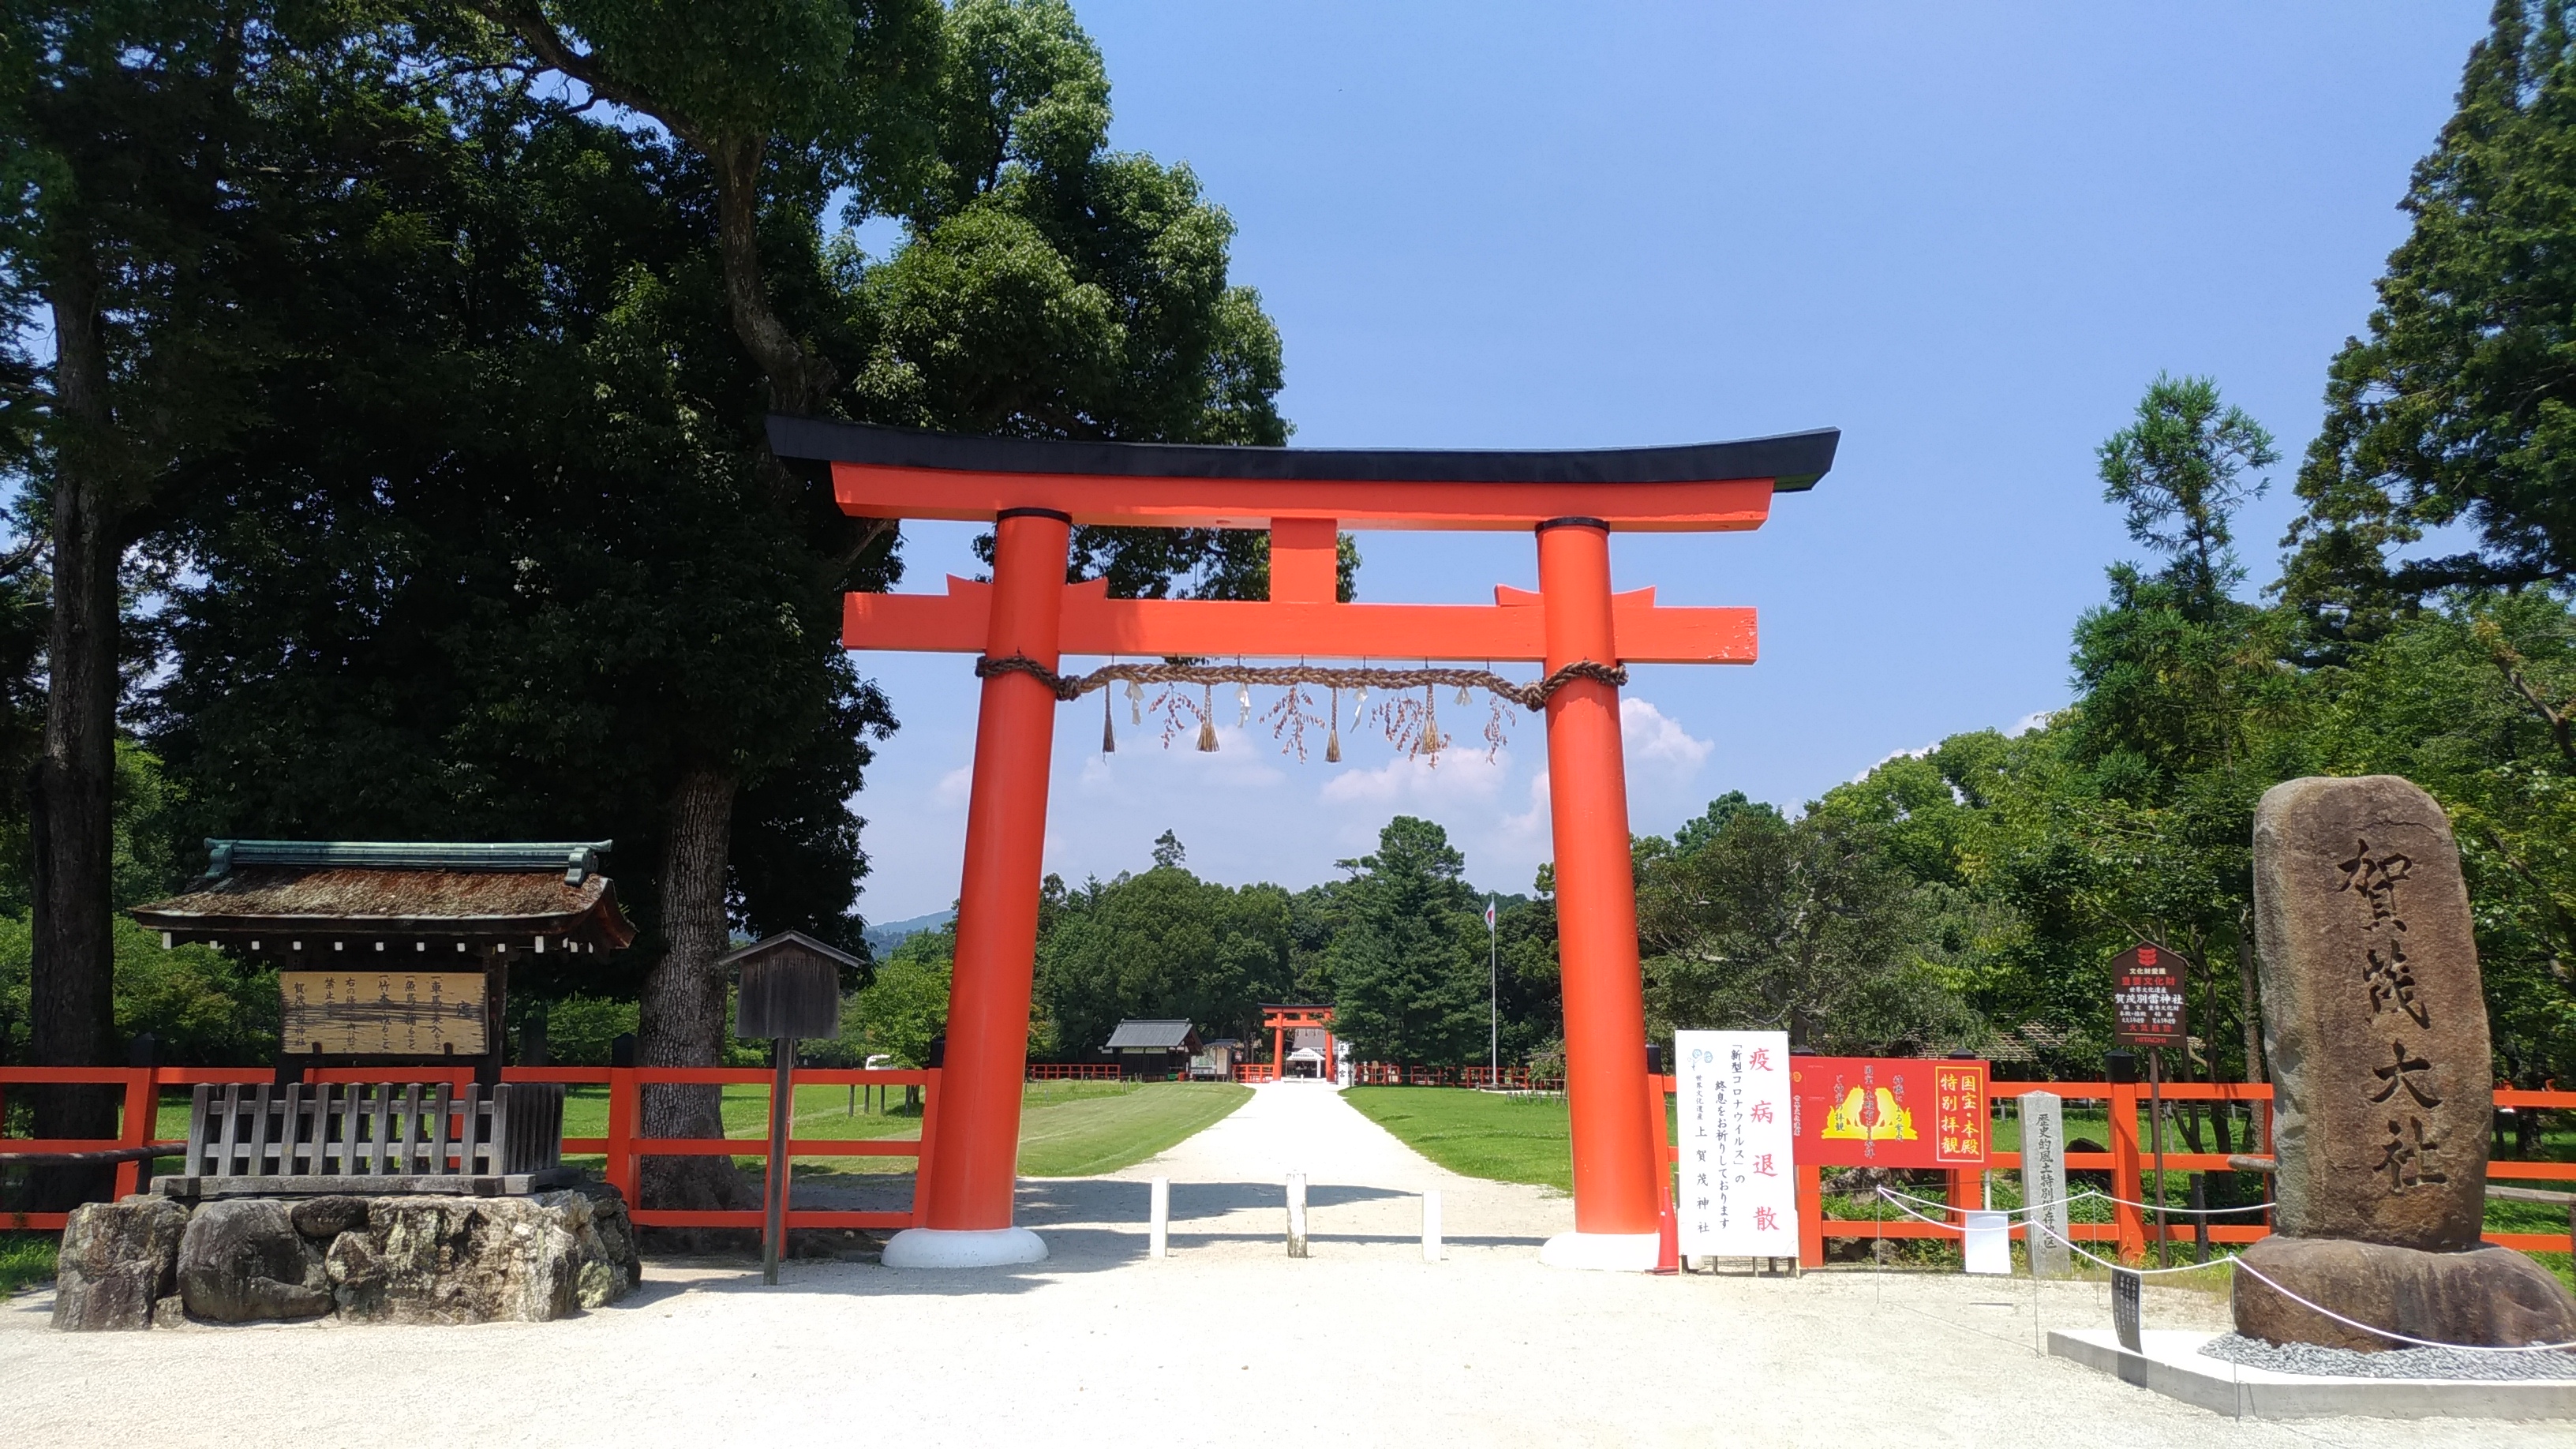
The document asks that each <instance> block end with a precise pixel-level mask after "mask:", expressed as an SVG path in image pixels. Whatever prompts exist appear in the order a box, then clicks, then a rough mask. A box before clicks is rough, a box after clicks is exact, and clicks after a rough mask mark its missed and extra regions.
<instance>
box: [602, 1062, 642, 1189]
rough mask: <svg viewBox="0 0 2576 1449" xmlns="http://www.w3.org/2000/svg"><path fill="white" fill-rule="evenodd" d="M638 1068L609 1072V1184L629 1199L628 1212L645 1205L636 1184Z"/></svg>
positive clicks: (613, 1069) (625, 1068)
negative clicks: (637, 1198)
mask: <svg viewBox="0 0 2576 1449" xmlns="http://www.w3.org/2000/svg"><path fill="white" fill-rule="evenodd" d="M634 1140H635V1069H634V1068H633V1067H610V1068H609V1069H608V1170H607V1173H606V1176H607V1178H608V1181H609V1184H610V1185H611V1186H613V1187H615V1188H616V1189H617V1191H618V1192H619V1193H620V1194H621V1195H623V1196H624V1197H625V1199H626V1207H627V1210H628V1211H630V1212H632V1211H633V1210H634V1209H636V1208H637V1207H640V1206H642V1204H641V1203H639V1202H638V1201H637V1200H636V1193H637V1190H638V1189H637V1183H636V1180H635V1176H636V1171H635V1169H636V1163H635V1150H634V1148H633V1147H632V1145H631V1144H632V1143H633V1142H634Z"/></svg>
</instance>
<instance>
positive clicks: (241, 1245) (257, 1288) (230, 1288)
mask: <svg viewBox="0 0 2576 1449" xmlns="http://www.w3.org/2000/svg"><path fill="white" fill-rule="evenodd" d="M319 1269H322V1256H319V1253H317V1250H312V1248H309V1245H307V1243H304V1238H301V1235H299V1232H296V1225H294V1217H291V1214H289V1212H286V1204H283V1201H276V1199H265V1196H260V1199H234V1201H209V1204H201V1207H198V1209H196V1212H191V1214H188V1230H185V1232H183V1235H180V1240H178V1294H180V1302H185V1305H188V1315H191V1318H204V1320H209V1323H258V1320H268V1318H319V1315H325V1312H330V1289H327V1287H325V1281H322V1274H319Z"/></svg>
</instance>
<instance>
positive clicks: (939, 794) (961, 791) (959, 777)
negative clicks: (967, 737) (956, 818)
mask: <svg viewBox="0 0 2576 1449" xmlns="http://www.w3.org/2000/svg"><path fill="white" fill-rule="evenodd" d="M974 788H975V767H974V766H972V765H959V766H958V767H957V768H956V769H953V770H951V771H949V772H948V773H947V774H945V775H942V776H940V777H939V783H938V784H937V785H934V786H932V787H931V790H930V798H931V799H932V800H933V801H935V802H937V803H938V804H941V805H948V806H953V807H955V808H957V809H961V810H962V809H964V808H965V807H966V800H967V797H968V796H969V795H971V794H973V793H974Z"/></svg>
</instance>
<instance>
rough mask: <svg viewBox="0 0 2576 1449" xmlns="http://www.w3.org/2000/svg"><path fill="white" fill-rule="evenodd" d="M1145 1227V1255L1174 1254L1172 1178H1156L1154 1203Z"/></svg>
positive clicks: (1164, 1256)
mask: <svg viewBox="0 0 2576 1449" xmlns="http://www.w3.org/2000/svg"><path fill="white" fill-rule="evenodd" d="M1147 1211H1148V1213H1149V1216H1148V1218H1147V1222H1146V1228H1145V1256H1146V1257H1148V1258H1168V1257H1170V1256H1171V1255H1172V1180H1171V1179H1170V1178H1168V1177H1158V1178H1155V1179H1154V1191H1153V1198H1152V1205H1151V1206H1150V1207H1149V1208H1148V1210H1147Z"/></svg>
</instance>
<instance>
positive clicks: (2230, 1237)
mask: <svg viewBox="0 0 2576 1449" xmlns="http://www.w3.org/2000/svg"><path fill="white" fill-rule="evenodd" d="M1646 1081H1647V1090H1648V1091H1649V1092H1650V1093H1652V1094H1653V1095H1654V1100H1655V1102H1656V1105H1657V1109H1658V1110H1657V1112H1656V1115H1657V1116H1658V1117H1659V1118H1662V1120H1663V1121H1664V1122H1665V1123H1666V1127H1665V1137H1664V1160H1665V1161H1666V1163H1668V1164H1670V1166H1671V1167H1672V1169H1673V1170H1674V1171H1679V1169H1680V1164H1681V1152H1680V1149H1679V1148H1677V1147H1676V1146H1675V1145H1674V1144H1673V1141H1672V1135H1671V1132H1672V1129H1671V1125H1670V1124H1671V1121H1672V1119H1671V1118H1670V1117H1669V1116H1668V1115H1666V1114H1665V1113H1664V1112H1663V1111H1662V1107H1663V1104H1664V1102H1665V1101H1666V1099H1668V1098H1670V1097H1671V1096H1672V1095H1673V1094H1674V1092H1675V1090H1676V1086H1675V1079H1674V1078H1673V1077H1670V1076H1662V1077H1648V1078H1647V1079H1646ZM2024 1092H2054V1093H2056V1094H2057V1096H2058V1097H2059V1098H2060V1099H2062V1100H2064V1101H2066V1102H2070V1103H2072V1102H2101V1103H2104V1104H2105V1108H2106V1111H2107V1113H2108V1115H2109V1118H2110V1128H2109V1136H2110V1138H2111V1141H2110V1143H2109V1144H2108V1146H2109V1148H2110V1150H2109V1151H2107V1152H2069V1153H2067V1154H2066V1170H2067V1172H2068V1173H2069V1174H2070V1175H2071V1174H2074V1173H2078V1172H2105V1171H2107V1172H2109V1173H2110V1174H2111V1196H2112V1197H2114V1198H2119V1199H2125V1202H2122V1203H2115V1204H2114V1205H2113V1207H2112V1209H2111V1221H2109V1222H2107V1223H2069V1224H2067V1236H2068V1237H2070V1238H2073V1239H2074V1240H2075V1241H2077V1242H2079V1243H2081V1242H2106V1243H2110V1244H2111V1245H2112V1246H2113V1249H2114V1255H2115V1256H2117V1257H2118V1258H2119V1259H2120V1260H2121V1261H2122V1262H2127V1263H2135V1262H2141V1261H2143V1260H2144V1259H2145V1257H2146V1254H2147V1248H2148V1245H2149V1244H2150V1243H2152V1242H2153V1241H2154V1239H2155V1225H2154V1223H2153V1222H2152V1220H2151V1219H2152V1210H2151V1209H2144V1208H2138V1207H2132V1206H2129V1205H2128V1204H2130V1203H2140V1202H2145V1201H2146V1200H2147V1190H2146V1179H2147V1174H2148V1173H2149V1172H2151V1171H2152V1170H2153V1164H2154V1158H2153V1156H2152V1154H2151V1153H2150V1152H2149V1150H2148V1142H2147V1138H2146V1130H2145V1127H2144V1124H2143V1123H2142V1122H2141V1120H2140V1109H2141V1107H2143V1106H2144V1105H2145V1104H2146V1100H2147V1084H2146V1083H2144V1082H1988V1083H1987V1084H1986V1100H1987V1111H1988V1115H1989V1118H1991V1116H1992V1112H1993V1107H1994V1104H1996V1103H1998V1102H2005V1101H2009V1100H2011V1099H2013V1098H2016V1097H2019V1096H2020V1095H2021V1094H2022V1093H2024ZM2164 1097H2165V1101H2166V1103H2167V1104H2169V1105H2170V1104H2173V1103H2179V1102H2212V1103H2224V1102H2248V1103H2259V1104H2260V1106H2259V1107H2258V1108H2257V1110H2258V1111H2260V1113H2261V1114H2262V1117H2263V1132H2262V1136H2261V1138H2260V1140H2261V1141H2262V1142H2265V1143H2269V1142H2270V1141H2271V1140H2272V1121H2271V1118H2272V1088H2271V1084H2269V1083H2267V1082H2167V1083H2165V1084H2164ZM2495 1104H2496V1106H2498V1107H2512V1108H2516V1109H2520V1110H2533V1109H2539V1110H2556V1111H2562V1112H2576V1092H2562V1091H2555V1090H2551V1091H2525V1090H2522V1089H2520V1088H2516V1087H2501V1086H2500V1087H2497V1088H2496V1089H2495ZM2177 1141H2178V1134H2177V1132H2176V1130H2175V1129H2174V1128H2173V1127H2172V1126H2171V1125H2168V1126H2167V1128H2166V1132H2165V1143H2166V1148H2165V1171H2167V1172H2169V1173H2171V1172H2227V1171H2231V1170H2233V1169H2231V1167H2230V1166H2229V1161H2228V1159H2229V1157H2230V1155H2231V1154H2228V1153H2224V1152H2186V1151H2179V1150H2177V1149H2176V1145H2175V1144H2176V1143H2177ZM2233 1155H2234V1156H2236V1157H2238V1158H2240V1159H2241V1158H2246V1157H2255V1158H2261V1157H2263V1156H2264V1154H2263V1153H2250V1152H2249V1153H2236V1154H2233ZM2020 1168H2021V1154H2020V1153H2018V1152H2002V1151H1997V1152H1995V1153H1993V1154H1992V1155H1991V1157H1990V1160H1989V1161H1988V1163H1987V1166H1986V1167H1985V1168H1984V1169H1977V1168H1965V1169H1959V1170H1954V1171H1950V1172H1949V1173H1948V1174H1947V1176H1948V1178H1949V1187H1948V1192H1947V1194H1946V1196H1947V1198H1948V1200H1949V1202H1950V1204H1951V1206H1950V1207H1949V1208H1948V1209H1947V1210H1946V1211H1945V1212H1942V1213H1940V1214H1938V1215H1939V1216H1940V1217H1942V1218H1943V1219H1944V1220H1943V1221H1942V1222H1938V1223H1933V1222H1921V1221H1917V1220H1915V1219H1912V1218H1896V1219H1892V1220H1888V1219H1877V1218H1829V1217H1826V1216H1825V1211H1824V1208H1825V1204H1824V1184H1823V1175H1824V1172H1823V1169H1822V1168H1820V1167H1818V1166H1816V1165H1815V1164H1813V1163H1804V1162H1802V1163H1799V1164H1798V1167H1797V1172H1798V1261H1799V1263H1800V1264H1802V1265H1804V1266H1806V1267H1810V1268H1820V1267H1823V1266H1824V1262H1825V1240H1826V1239H1828V1238H1947V1237H1950V1236H1952V1235H1954V1234H1956V1233H1957V1232H1958V1231H1959V1229H1960V1228H1961V1227H1963V1226H1964V1225H1965V1218H1964V1216H1963V1214H1964V1212H1965V1211H1966V1207H1972V1206H1981V1205H1982V1204H1983V1202H1984V1194H1983V1192H1982V1191H1981V1190H1980V1186H1979V1181H1978V1179H1979V1177H1980V1176H1981V1174H1982V1172H2015V1171H2019V1170H2020ZM2487 1177H2488V1179H2489V1180H2490V1181H2497V1180H2501V1181H2508V1182H2510V1181H2529V1182H2554V1183H2565V1184H2568V1185H2570V1186H2576V1162H2521V1161H2514V1160H2511V1159H2498V1160H2495V1161H2491V1162H2489V1163H2488V1164H2487ZM1962 1205H1966V1206H1962ZM2174 1206H2176V1207H2180V1206H2184V1205H2183V1204H2175V1205H2174ZM1923 1211H1924V1212H1925V1215H1926V1216H1934V1215H1935V1214H1933V1213H1932V1212H1931V1211H1930V1210H1928V1209H1924V1210H1923ZM2255 1216H2256V1215H2253V1214H2245V1215H2243V1216H2241V1217H2239V1218H2238V1219H2237V1220H2235V1221H2228V1220H2226V1219H2220V1218H2213V1219H2212V1220H2211V1223H2210V1228H2209V1241H2210V1242H2213V1243H2251V1242H2255V1241H2258V1240H2260V1239H2263V1238H2267V1237H2270V1236H2271V1234H2272V1228H2271V1224H2270V1221H2269V1220H2270V1217H2271V1214H2270V1213H2269V1212H2265V1213H2263V1214H2261V1215H2260V1216H2259V1218H2258V1219H2257V1220H2255V1221H2250V1222H2249V1221H2246V1220H2245V1218H2248V1217H2255ZM2198 1232H2199V1229H2198V1228H2197V1227H2196V1226H2195V1224H2194V1220H2193V1218H2192V1216H2191V1215H2190V1214H2187V1213H2185V1214H2176V1213H2175V1212H2173V1211H2172V1210H2171V1209H2168V1211H2167V1213H2166V1217H2165V1236H2166V1237H2167V1238H2168V1239H2170V1240H2172V1241H2174V1242H2178V1243H2190V1242H2193V1241H2195V1239H2196V1237H2197V1235H2198ZM2012 1234H2013V1236H2014V1237H2017V1238H2026V1237H2028V1236H2029V1230H2028V1229H2027V1228H2025V1227H2023V1226H2022V1225H2021V1224H2019V1223H2015V1224H2014V1225H2013V1229H2012ZM2486 1240H2487V1241H2488V1242H2490V1243H2494V1244H2498V1245H2500V1246H2503V1247H2507V1248H2519V1249H2521V1250H2522V1251H2524V1252H2534V1253H2555V1252H2565V1251H2567V1250H2568V1249H2569V1247H2570V1242H2569V1235H2568V1234H2566V1233H2496V1232H2491V1233H2488V1234H2486Z"/></svg>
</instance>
